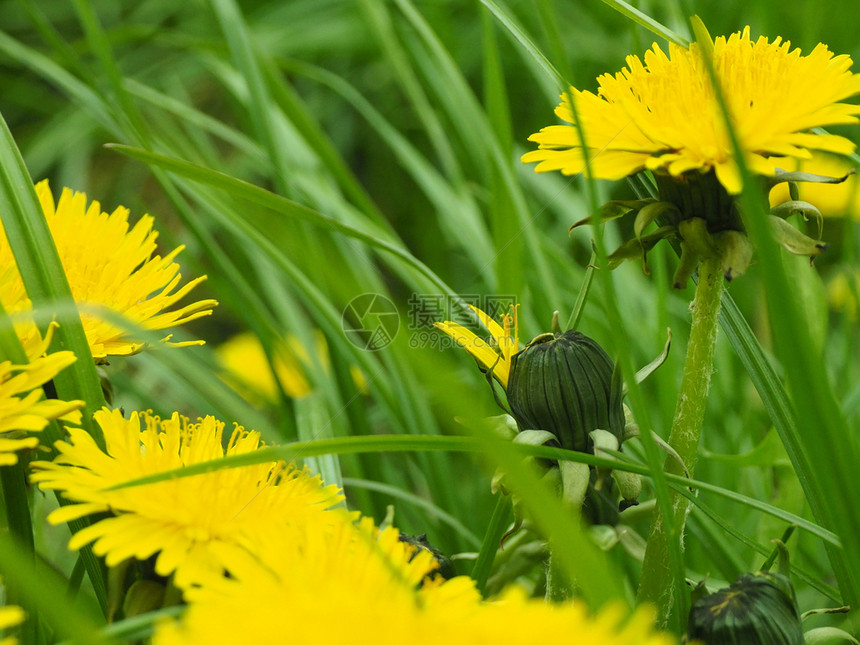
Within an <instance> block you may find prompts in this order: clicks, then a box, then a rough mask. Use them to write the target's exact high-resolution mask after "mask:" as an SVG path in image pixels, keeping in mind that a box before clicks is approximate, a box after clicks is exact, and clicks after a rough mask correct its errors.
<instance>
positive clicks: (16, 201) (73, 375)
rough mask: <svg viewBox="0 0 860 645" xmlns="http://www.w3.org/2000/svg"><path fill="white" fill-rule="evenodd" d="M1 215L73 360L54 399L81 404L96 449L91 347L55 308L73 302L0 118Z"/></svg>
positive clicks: (38, 303)
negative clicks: (74, 358) (72, 355)
mask: <svg viewBox="0 0 860 645" xmlns="http://www.w3.org/2000/svg"><path fill="white" fill-rule="evenodd" d="M0 213H3V227H4V229H5V231H6V238H7V239H8V240H9V245H10V247H11V248H12V252H13V254H14V256H15V261H16V263H17V264H18V270H19V272H20V274H21V277H22V279H23V281H24V286H25V287H26V289H27V294H28V296H29V297H30V300H31V301H32V303H33V308H34V309H36V310H39V312H40V313H41V314H43V315H44V314H45V313H46V312H48V311H54V310H56V320H57V322H58V323H59V324H60V327H59V329H57V331H56V334H55V337H54V344H53V347H54V348H55V349H67V350H71V351H72V352H74V354H75V356H77V357H78V360H77V361H75V362H74V363H73V364H72V365H71V366H70V367H68V368H67V369H65V370H63V371H62V372H60V373H59V374H58V375H57V376H56V377H55V378H54V384H55V386H56V389H57V395H58V397H59V398H60V399H63V400H66V401H72V400H78V399H79V400H83V401H85V403H86V406H85V408H84V410H85V412H84V416H83V421H82V423H83V427H84V428H86V430H87V432H89V433H90V434H91V435H92V436H93V438H94V439H95V440H96V442H97V443H98V444H99V445H100V446H104V438H103V437H102V434H101V431H100V430H99V429H98V428H97V427H95V424H93V422H92V415H93V413H94V412H95V411H96V410H98V409H99V408H101V407H102V406H103V405H104V397H103V395H102V389H101V384H100V383H99V380H98V375H97V374H96V369H95V365H94V364H93V359H92V355H91V354H90V347H89V344H88V342H87V338H86V336H85V335H84V330H83V327H82V326H81V320H80V318H79V316H78V314H77V312H76V311H74V310H73V309H72V310H70V309H68V308H58V307H57V305H58V303H63V302H73V298H72V294H71V291H70V290H69V283H68V281H67V280H66V274H65V273H64V271H63V265H62V264H61V263H60V257H59V256H58V255H57V249H56V247H55V246H54V239H53V237H52V236H51V232H50V230H49V229H48V224H47V222H46V221H45V215H44V213H43V212H42V206H41V204H40V203H39V199H38V198H37V197H36V192H35V191H34V190H33V181H32V180H31V179H30V175H29V173H28V172H27V168H26V167H25V165H24V160H23V159H22V158H21V153H20V152H19V151H18V147H17V146H16V145H15V141H14V139H13V138H12V133H11V132H9V128H8V127H7V126H6V121H5V120H3V119H2V117H0Z"/></svg>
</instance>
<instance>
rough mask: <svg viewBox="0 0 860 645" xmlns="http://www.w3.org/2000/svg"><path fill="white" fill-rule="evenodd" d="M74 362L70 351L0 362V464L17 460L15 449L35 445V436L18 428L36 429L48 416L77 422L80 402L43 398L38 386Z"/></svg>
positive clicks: (40, 427)
mask: <svg viewBox="0 0 860 645" xmlns="http://www.w3.org/2000/svg"><path fill="white" fill-rule="evenodd" d="M74 362H75V355H74V354H73V353H72V352H56V353H54V354H49V355H48V356H44V357H42V358H37V359H34V360H33V361H32V362H30V363H29V364H27V365H13V364H12V362H11V361H3V362H0V466H8V465H11V464H14V463H17V462H18V456H17V455H16V454H15V451H16V450H21V449H24V448H35V447H36V446H37V445H38V443H39V440H38V438H36V437H31V436H24V435H23V432H19V431H28V432H37V431H39V430H42V429H43V428H44V427H45V426H46V425H48V422H49V421H50V420H52V419H62V420H64V421H69V422H72V423H80V420H81V413H80V412H78V408H80V407H82V406H83V405H84V402H83V401H59V400H57V399H45V398H44V395H43V393H42V387H41V386H42V384H43V383H46V382H47V381H50V380H51V379H52V378H54V377H55V376H56V375H57V374H58V373H59V372H60V370H62V369H64V368H66V367H68V366H69V365H71V364H72V363H74Z"/></svg>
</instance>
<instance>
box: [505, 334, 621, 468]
mask: <svg viewBox="0 0 860 645" xmlns="http://www.w3.org/2000/svg"><path fill="white" fill-rule="evenodd" d="M507 393H508V403H509V404H510V406H511V411H512V412H513V416H514V418H515V419H516V421H517V425H519V427H520V429H521V430H546V431H548V432H551V433H553V434H554V435H555V436H556V438H557V439H558V442H559V444H560V445H561V447H562V448H566V449H568V450H577V451H579V452H591V450H592V440H591V439H590V437H589V433H590V432H591V431H592V430H596V429H598V428H600V429H603V430H606V431H608V432H609V433H611V434H612V435H614V436H615V437H616V438H617V439H619V440H620V438H621V437H622V436H623V432H624V410H623V408H622V402H621V396H622V388H621V383H620V379H613V364H612V361H611V360H610V359H609V356H607V354H606V352H605V351H603V349H602V348H601V347H600V345H598V344H597V343H596V342H594V341H593V340H591V339H590V338H588V337H587V336H585V335H584V334H581V333H579V332H577V331H573V330H570V331H566V332H564V333H562V334H542V335H541V336H538V337H537V338H536V339H535V340H533V341H532V342H531V343H529V344H528V345H527V346H526V348H525V349H524V350H523V351H521V352H520V353H518V354H516V355H514V356H513V358H512V361H511V372H510V380H509V382H508V390H507Z"/></svg>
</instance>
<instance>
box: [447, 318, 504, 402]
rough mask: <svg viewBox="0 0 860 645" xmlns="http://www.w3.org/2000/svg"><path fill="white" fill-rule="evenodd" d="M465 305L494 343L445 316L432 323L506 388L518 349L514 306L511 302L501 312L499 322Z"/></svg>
mask: <svg viewBox="0 0 860 645" xmlns="http://www.w3.org/2000/svg"><path fill="white" fill-rule="evenodd" d="M469 308H470V309H471V310H472V311H474V312H475V315H476V316H478V318H479V319H480V321H481V322H482V323H483V324H484V326H485V327H486V328H487V330H488V331H489V332H490V335H491V336H492V337H493V341H494V344H490V343H488V342H487V341H486V340H484V339H483V338H481V337H480V336H478V335H477V334H476V333H475V332H473V331H471V330H469V329H466V328H465V327H463V325H461V324H460V323H457V322H453V321H450V320H446V321H445V322H437V323H435V326H436V328H437V329H439V330H441V331H443V332H445V333H446V334H448V335H449V336H450V337H451V338H453V339H454V340H456V341H457V342H458V343H459V344H460V346H461V347H463V348H464V349H465V350H466V351H467V352H469V353H470V354H471V355H472V356H473V357H474V358H475V360H477V361H478V363H479V364H480V365H481V366H482V367H483V369H485V370H487V371H488V372H490V373H491V374H492V375H493V376H494V377H495V378H496V380H497V381H498V382H499V383H501V385H502V387H503V388H507V387H508V376H509V374H510V369H511V358H512V357H513V355H514V354H516V353H517V352H518V351H520V342H519V328H518V325H517V306H516V305H512V306H511V313H510V314H505V315H503V316H502V324H501V325H500V324H499V323H497V322H496V321H495V320H493V319H492V318H491V317H490V316H488V315H487V314H486V313H484V312H483V311H481V310H480V309H478V308H477V307H473V306H472V305H469ZM512 332H513V333H512Z"/></svg>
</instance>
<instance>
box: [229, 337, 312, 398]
mask: <svg viewBox="0 0 860 645" xmlns="http://www.w3.org/2000/svg"><path fill="white" fill-rule="evenodd" d="M290 341H294V342H288V345H287V347H282V346H279V347H276V348H275V357H274V364H275V374H272V368H271V366H270V364H269V360H268V359H267V358H266V351H265V349H264V348H263V345H262V343H260V339H259V338H257V336H255V335H254V334H252V333H251V332H242V333H240V334H236V335H235V336H233V337H232V338H230V339H229V340H227V341H226V342H224V343H222V344H221V345H219V346H218V348H217V349H216V350H215V351H216V353H217V355H218V358H219V361H220V362H221V363H222V365H223V366H224V368H225V370H226V371H227V372H228V377H229V378H230V379H231V380H237V381H239V382H240V383H241V384H242V385H243V386H244V387H245V388H247V389H250V390H253V391H254V392H257V393H260V394H262V395H264V396H265V397H266V398H267V399H269V400H274V399H276V398H277V396H278V382H280V384H281V387H282V388H283V389H284V392H286V393H287V394H288V395H289V396H291V397H294V398H301V397H303V396H307V395H308V394H310V392H311V386H310V383H308V381H307V379H306V378H305V375H304V370H303V368H302V364H301V363H300V360H301V361H303V362H304V361H309V360H310V357H309V356H308V353H307V350H306V349H305V348H304V346H303V345H302V344H301V343H300V342H299V341H298V339H296V338H295V337H291V338H290ZM324 342H325V341H324V340H323V343H324ZM327 349H328V348H327V347H326V350H327ZM305 364H306V363H305ZM276 379H277V380H276Z"/></svg>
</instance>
